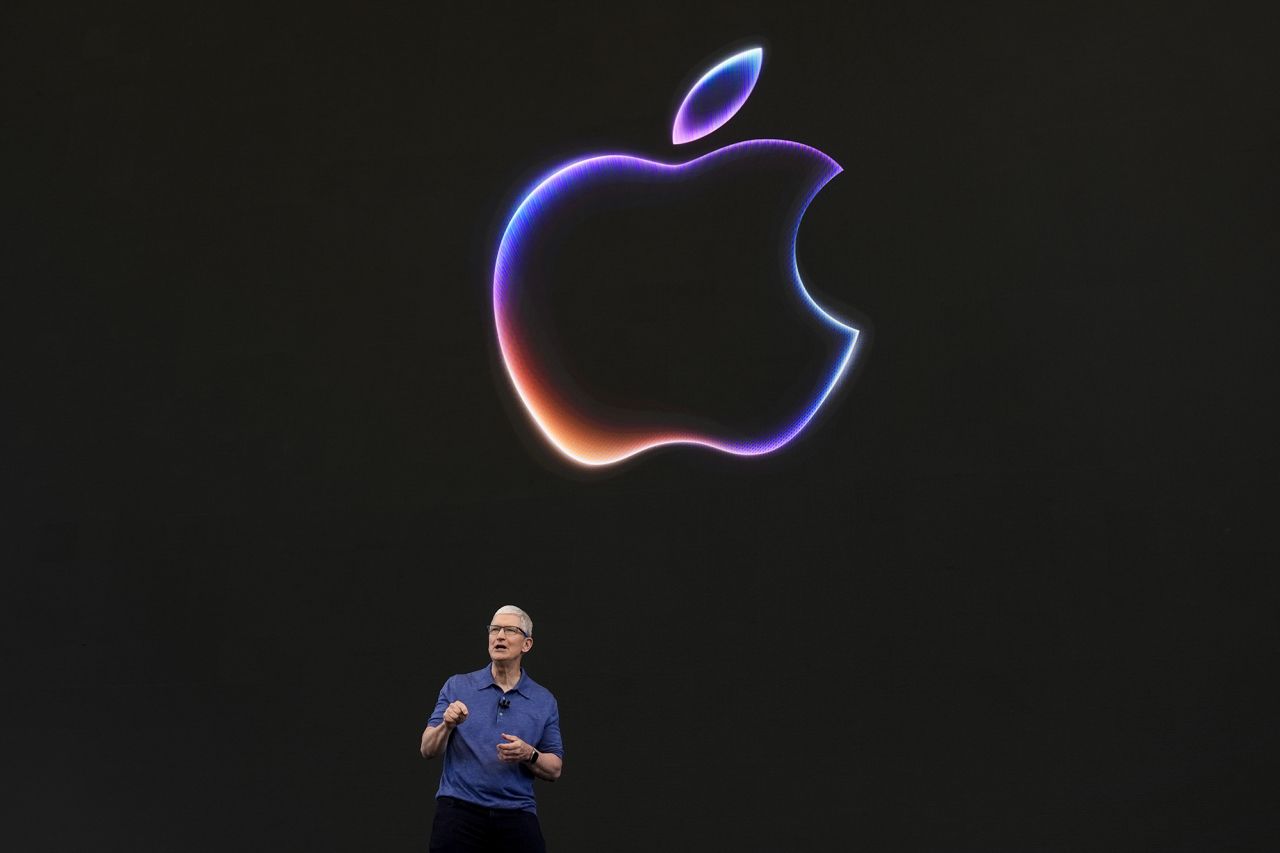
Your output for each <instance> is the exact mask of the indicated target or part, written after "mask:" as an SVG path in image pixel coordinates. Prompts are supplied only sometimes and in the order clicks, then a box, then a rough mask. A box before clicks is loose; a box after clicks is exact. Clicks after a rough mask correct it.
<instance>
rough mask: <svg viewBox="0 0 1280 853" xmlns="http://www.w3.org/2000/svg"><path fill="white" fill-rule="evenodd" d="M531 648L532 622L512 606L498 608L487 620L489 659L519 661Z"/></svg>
mask: <svg viewBox="0 0 1280 853" xmlns="http://www.w3.org/2000/svg"><path fill="white" fill-rule="evenodd" d="M531 648H533V620H532V619H530V618H529V614H528V613H525V612H524V611H523V610H521V609H520V608H519V607H516V606H515V605H514V604H508V605H506V606H505V607H499V608H498V611H497V612H496V613H494V614H493V618H492V619H490V620H489V657H490V659H492V660H493V661H495V662H497V661H510V660H514V661H517V662H518V661H519V660H520V658H521V657H523V656H524V654H525V652H527V651H529V649H531Z"/></svg>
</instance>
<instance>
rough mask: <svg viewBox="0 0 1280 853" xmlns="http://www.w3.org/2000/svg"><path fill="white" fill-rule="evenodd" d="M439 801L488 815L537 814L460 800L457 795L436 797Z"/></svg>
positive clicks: (526, 810) (525, 810)
mask: <svg viewBox="0 0 1280 853" xmlns="http://www.w3.org/2000/svg"><path fill="white" fill-rule="evenodd" d="M436 802H437V803H444V804H445V805H446V806H452V807H454V808H458V809H462V810H463V811H468V812H475V813H476V814H482V815H486V816H487V817H501V816H505V815H520V814H535V812H533V811H531V810H529V809H497V808H492V807H490V806H482V805H480V804H479V803H471V802H467V801H466V800H459V799H458V798H457V797H436Z"/></svg>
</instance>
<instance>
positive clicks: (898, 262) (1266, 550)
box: [0, 2, 1280, 853]
mask: <svg viewBox="0 0 1280 853" xmlns="http://www.w3.org/2000/svg"><path fill="white" fill-rule="evenodd" d="M471 7H474V8H471ZM3 17H4V22H3V26H2V27H0V30H2V31H3V35H0V41H2V43H3V50H2V51H0V55H2V56H3V61H4V64H5V70H4V74H3V83H2V85H3V87H4V93H5V99H6V102H7V106H6V108H5V123H6V124H7V126H8V129H7V130H6V131H5V132H4V134H3V136H2V137H0V150H3V154H4V157H3V162H4V169H5V174H6V179H5V189H4V202H3V207H4V210H5V219H4V232H5V246H6V248H5V249H4V252H3V257H2V258H0V264H3V284H4V286H3V296H2V298H3V300H4V309H3V315H4V319H5V325H6V326H7V327H8V328H9V329H10V331H9V333H8V334H7V335H6V336H5V338H6V347H5V348H6V350H7V352H8V355H7V357H6V359H5V365H4V374H5V376H6V381H5V385H6V391H5V395H4V397H5V400H6V401H7V406H6V416H5V418H4V421H5V423H4V428H3V435H4V448H5V450H4V458H3V461H4V475H3V481H4V484H5V492H6V493H7V505H8V506H7V509H6V510H5V513H4V516H3V525H4V530H3V541H4V552H5V556H4V564H5V565H4V594H3V598H4V600H5V603H6V607H5V610H6V611H8V615H7V618H6V619H5V620H4V624H3V628H2V630H3V632H4V641H3V648H4V694H5V695H4V706H5V712H6V717H7V718H8V721H7V722H6V724H5V726H4V728H3V739H4V760H3V763H4V765H5V772H4V774H3V775H4V777H5V783H4V785H5V789H4V791H3V798H2V799H3V801H4V808H5V810H6V811H9V812H11V813H12V814H11V816H10V817H8V818H6V820H5V822H4V825H5V829H4V832H5V833H6V834H7V835H11V836H12V837H14V838H15V839H19V840H20V841H21V844H20V847H11V849H23V850H51V851H52V850H56V851H65V850H112V851H114V850H121V851H124V850H128V851H137V850H157V851H168V850H174V851H225V850H305V851H320V850H335V851H350V850H424V849H425V845H426V836H427V833H428V830H429V827H430V822H431V817H432V814H433V799H432V796H433V794H434V792H435V786H436V783H437V778H438V774H439V764H438V763H428V762H424V761H422V760H421V758H419V757H418V755H417V748H418V737H419V734H420V732H421V729H422V726H423V724H424V721H425V718H426V715H427V714H428V712H429V711H430V709H431V708H432V705H433V703H434V701H435V697H436V693H437V691H438V690H439V687H440V685H441V683H442V682H443V680H444V679H445V678H446V677H447V676H448V675H450V674H451V673H454V672H458V671H464V670H469V669H474V668H477V667H479V666H481V665H482V664H483V663H484V662H485V660H486V656H485V646H484V636H483V634H482V632H481V630H480V629H481V626H482V625H483V624H484V622H485V620H486V619H487V618H488V616H489V615H490V613H492V611H493V609H494V608H495V607H497V606H498V605H501V604H506V603H516V604H519V605H521V606H523V607H525V608H527V609H528V610H529V611H530V612H531V613H532V615H533V617H534V619H535V621H536V623H537V626H538V630H537V645H536V647H535V649H534V651H533V652H532V654H531V655H530V657H529V658H528V659H527V661H526V663H527V665H528V668H529V670H530V671H531V673H533V675H534V676H535V677H536V678H538V679H539V680H540V681H542V682H543V683H544V684H546V685H548V686H549V687H550V688H551V689H552V690H553V691H555V692H556V694H557V695H558V697H559V700H560V703H561V708H562V713H563V728H564V736H565V743H566V748H567V759H566V763H565V767H566V769H565V774H564V777H563V778H562V779H561V780H560V782H559V783H557V784H555V785H543V786H541V787H540V789H539V790H540V793H539V802H540V809H541V815H542V820H543V825H544V829H545V832H546V835H547V836H548V839H549V841H550V843H551V846H552V848H553V849H554V850H556V851H560V853H568V852H569V851H652V850H655V849H666V850H689V851H703V850H760V851H783V850H797V851H806V850H815V849H818V848H819V847H820V846H823V845H826V844H830V843H834V844H835V845H836V847H837V848H838V849H856V850H902V851H939V850H955V851H959V850H965V851H983V852H984V853H987V852H988V851H997V850H999V851H1018V853H1023V851H1078V850H1108V851H1134V850H1161V851H1207V850H1212V851H1226V850H1262V849H1267V848H1268V846H1269V845H1270V843H1272V842H1273V841H1274V838H1275V836H1276V832H1277V829H1280V827H1278V826H1277V823H1278V822H1277V818H1276V811H1275V802H1276V800H1275V789H1274V784H1273V783H1271V782H1269V781H1268V782H1266V783H1263V784H1258V783H1257V782H1256V781H1255V779H1256V778H1257V777H1260V776H1261V777H1264V778H1273V777H1274V772H1275V770H1276V769H1277V767H1276V754H1277V749H1276V746H1277V743H1276V740H1277V729H1276V726H1275V724H1274V722H1275V711H1276V707H1275V705H1274V704H1273V703H1271V702H1270V701H1268V700H1267V698H1266V697H1267V692H1268V681H1270V680H1271V675H1272V674H1273V673H1274V671H1275V669H1276V663H1277V661H1276V649H1277V634H1276V620H1275V614H1276V592H1277V580H1276V574H1275V572H1274V569H1275V564H1276V557H1277V553H1276V552H1277V541H1276V525H1275V522H1274V516H1275V511H1276V501H1275V489H1276V485H1277V482H1276V480H1277V474H1276V472H1277V465H1276V462H1277V459H1276V449H1275V447H1276V441H1275V436H1276V434H1277V432H1280V429H1278V427H1280V425H1278V424H1277V418H1276V395H1277V382H1276V377H1275V373H1274V366H1275V364H1276V361H1277V359H1276V355H1277V353H1276V349H1277V345H1276V335H1275V331H1274V324H1275V310H1276V308H1277V303H1278V300H1277V295H1276V284H1277V272H1280V263H1278V261H1280V240H1278V237H1280V230H1278V228H1277V226H1278V225H1280V216H1278V211H1277V201H1276V199H1277V189H1278V187H1277V177H1278V171H1277V168H1276V155H1277V146H1278V144H1280V122H1278V121H1277V111H1276V104H1277V97H1278V96H1280V87H1278V86H1277V79H1278V75H1277V70H1276V63H1275V49H1274V48H1275V45H1274V42H1275V35H1276V32H1277V30H1278V29H1280V26H1278V25H1280V20H1278V19H1277V15H1276V14H1275V13H1274V12H1270V11H1269V12H1266V13H1265V14H1262V13H1258V12H1255V11H1251V10H1247V9H1246V8H1244V7H1221V6H1218V5H1214V4H1189V3H1183V4H1168V3H1149V4H1126V3H1121V4H1116V3H1097V4H1081V3H1078V2H1070V3H1055V4H1048V5H1045V4H1035V5H1033V4H1008V5H990V4H965V3H959V4H957V3H942V2H939V3H891V4H869V3H847V4H841V5H833V6H831V7H829V8H799V7H792V6H789V5H786V4H781V3H778V4H751V3H720V4H714V5H704V4H692V3H690V4H677V5H675V6H673V7H671V8H662V9H660V8H657V7H654V6H651V5H648V4H645V5H639V6H635V7H632V8H627V7H607V8H606V7H604V6H599V7H591V6H573V7H570V6H541V5H538V4H518V5H513V6H511V7H509V8H499V7H498V6H497V5H496V4H480V3H477V4H449V5H441V6H436V5H433V4H427V3H413V4H408V3H406V4H400V6H399V7H398V8H391V7H387V6H383V5H380V4H375V5H370V4H350V5H349V6H347V7H345V8H332V7H328V6H325V7H323V8H322V7H320V6H318V5H316V4H303V3H299V4H295V5H289V6H286V5H279V4H267V3H262V4H257V5H251V6H247V7H244V8H236V9H232V8H230V7H227V6H225V5H224V4H216V3H213V4H151V5H142V4H130V3H115V4H110V5H106V4H98V3H86V4H82V5H79V6H74V5H73V6H57V7H55V6H51V5H48V4H32V5H29V6H27V7H25V8H13V7H7V8H6V11H5V12H4V15H3ZM751 39H757V40H759V41H760V42H761V43H763V44H764V45H765V46H766V57H765V65H764V71H763V74H762V76H761V79H760V84H759V85H758V86H757V88H756V90H755V93H754V94H753V96H752V98H751V100H749V101H748V102H747V105H746V106H745V107H744V109H743V111H742V112H741V113H740V114H739V115H738V116H737V117H736V118H735V119H734V120H733V121H732V122H730V123H729V124H728V125H726V126H725V127H724V128H722V129H721V130H720V131H719V132H717V134H715V135H714V136H713V137H712V138H711V139H710V140H708V144H706V145H702V146H701V147H698V145H695V146H694V148H697V150H698V151H699V152H702V151H706V150H709V148H710V147H713V146H714V145H723V144H726V143H728V142H732V141H736V140H739V139H746V138H751V137H757V136H773V137H781V138H788V139H795V140H799V141H802V142H805V143H808V144H810V145H814V146H816V147H818V148H820V149H822V150H823V151H825V152H827V153H829V154H830V155H831V156H832V157H834V158H835V159H836V160H838V161H839V162H840V163H841V164H842V165H843V166H844V167H845V172H844V174H842V175H840V176H839V177H838V178H837V179H836V180H835V181H834V182H833V183H832V184H831V185H830V186H829V187H827V188H826V189H825V190H824V191H823V192H822V194H821V195H820V196H819V197H818V199H817V200H816V201H815V202H814V205H813V207H812V208H811V209H810V211H809V214H808V217H807V218H806V220H805V223H804V226H803V228H802V230H801V234H800V241H799V255H800V262H801V265H802V268H803V269H804V272H805V276H806V280H807V281H809V282H810V283H811V285H812V288H813V290H814V293H815V295H816V296H818V297H820V298H821V299H825V300H827V301H828V303H829V304H831V305H836V306H843V307H846V308H848V309H849V310H851V311H856V312H859V314H860V315H861V316H865V317H866V318H867V319H868V320H869V321H870V323H871V329H872V332H873V339H872V342H871V345H870V346H869V348H868V349H867V350H866V351H865V353H864V360H863V365H862V370H861V372H860V373H859V374H858V375H857V376H856V377H855V379H854V381H853V382H851V383H848V384H846V386H845V387H844V388H843V390H842V391H841V393H840V394H839V395H838V396H837V398H836V399H835V400H834V401H833V402H832V405H831V407H830V410H829V413H828V414H827V415H826V416H825V417H824V418H822V419H821V421H820V422H819V423H817V424H816V425H815V426H814V428H813V429H812V430H810V431H809V432H808V433H806V434H805V435H804V436H802V438H801V439H800V440H799V441H797V442H796V443H795V444H794V445H792V446H791V447H789V448H788V449H786V450H784V451H782V452H779V453H777V454H776V455H773V456H770V457H766V458H761V459H756V460H744V459H738V458H731V457H725V456H720V455H716V454H713V453H710V452H707V451H700V450H694V449H678V448H677V449H667V450H663V451H659V452H654V453H651V454H648V455H646V456H645V457H642V458H641V459H640V460H638V461H637V462H635V463H633V464H628V465H624V466H620V467H619V468H617V469H614V470H611V471H610V472H608V473H606V474H603V475H595V476H587V475H584V474H582V473H580V472H576V471H575V470H574V469H571V468H568V467H566V466H564V465H563V464H562V463H561V462H560V461H559V460H558V459H557V458H556V457H555V456H553V455H551V454H549V453H547V452H546V451H545V449H544V447H543V445H542V443H541V441H540V439H539V438H538V437H537V436H536V434H535V433H534V432H533V431H532V430H531V429H530V427H529V424H528V422H527V421H526V420H525V418H524V416H523V414H522V412H521V410H520V409H519V408H518V405H517V404H515V403H514V402H513V395H512V393H511V390H510V388H509V386H508V384H507V381H506V377H505V374H504V373H503V369H502V365H501V362H500V359H499V357H498V355H497V349H496V343H495V336H494V332H493V321H492V306H491V303H490V286H491V274H492V262H493V255H494V249H495V246H496V240H497V237H498V235H499V234H500V231H501V228H502V226H503V224H504V222H505V220H506V217H507V215H508V214H509V212H510V211H511V208H512V205H513V204H514V203H515V202H516V201H518V199H519V197H520V193H521V191H522V190H523V189H525V188H526V187H527V186H528V185H529V182H530V181H531V180H532V179H534V178H536V177H537V176H538V175H540V174H542V173H544V172H545V171H546V170H547V169H548V168H550V167H552V166H553V165H555V164H556V163H557V162H561V161H564V160H566V159H568V158H571V157H576V156H579V155H582V154H589V153H600V152H605V151H624V152H630V153H636V154H640V155H646V156H650V157H653V158H655V159H660V160H673V159H678V158H679V157H680V156H683V154H682V152H676V151H674V150H673V149H672V147H671V145H670V142H669V135H668V134H669V130H670V122H671V117H672V112H673V107H674V105H675V104H676V103H677V102H678V99H679V96H680V95H681V86H682V85H684V84H687V83H688V82H689V75H690V74H691V73H693V72H694V71H695V69H696V68H697V67H698V66H699V65H700V64H701V63H703V62H705V61H706V60H708V59H710V58H714V57H716V56H717V55H719V54H720V52H721V51H722V50H723V49H725V48H727V47H732V46H736V45H739V44H742V43H743V42H744V40H751ZM713 231H714V229H711V231H709V232H708V233H712V232H713ZM607 264H608V259H607V258H603V257H602V258H599V259H598V265H599V266H600V267H601V268H602V269H604V268H607ZM585 266H586V267H590V266H591V263H590V262H588V263H586V265H585ZM619 310H621V308H620V309H619ZM708 334H709V335H713V336H714V335H716V334H726V333H725V332H724V330H723V329H717V330H711V331H708ZM762 345H763V344H762ZM6 846H10V845H6Z"/></svg>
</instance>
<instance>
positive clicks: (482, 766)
mask: <svg viewBox="0 0 1280 853" xmlns="http://www.w3.org/2000/svg"><path fill="white" fill-rule="evenodd" d="M532 648H533V620H532V619H530V618H529V614H527V613H525V612H524V611H523V610H521V609H520V608H519V607H515V606H514V605H507V606H505V607H500V608H499V609H498V612H496V613H494V614H493V621H492V622H491V623H490V624H489V660H490V664H489V666H486V667H485V668H483V669H480V670H477V671H475V672H470V673H465V674H463V675H455V676H453V677H452V678H450V679H449V680H448V681H446V682H445V683H444V687H443V688H442V689H441V691H440V698H439V700H438V701H437V702H436V709H435V711H434V712H433V713H432V714H431V719H430V721H429V722H428V723H427V728H426V731H424V732H423V733H422V757H423V758H435V757H436V756H437V755H439V754H440V753H441V752H443V753H444V770H443V771H442V772H441V774H440V790H439V791H437V792H436V819H435V824H434V825H433V826H432V828H431V851H432V853H464V852H465V853H472V851H476V853H478V852H479V851H489V850H492V851H499V850H500V851H503V853H526V851H527V853H544V851H545V850H546V845H545V844H544V842H543V839H542V828H541V827H540V826H539V824H538V813H537V810H536V808H535V807H534V800H533V780H534V778H535V777H536V778H538V779H545V780H547V781H548V782H554V781H555V780H556V779H559V778H560V770H561V768H562V767H563V761H564V748H563V747H562V746H561V744H560V710H559V708H558V706H557V705H556V699H555V697H554V696H552V695H551V692H550V691H549V690H547V689H546V688H545V687H543V686H542V685H540V684H538V683H536V682H535V681H534V680H533V679H532V678H530V677H529V674H528V673H527V672H525V671H524V670H523V668H522V667H521V660H522V659H523V658H524V656H525V655H526V654H527V653H528V651H529V650H530V649H532Z"/></svg>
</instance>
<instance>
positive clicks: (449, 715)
mask: <svg viewBox="0 0 1280 853" xmlns="http://www.w3.org/2000/svg"><path fill="white" fill-rule="evenodd" d="M467 714H468V711H467V706H466V705H464V704H462V703H461V702H459V701H457V700H456V699H455V700H454V701H452V702H450V703H449V707H448V708H445V709H444V724H445V725H446V726H448V727H449V728H451V729H452V728H456V727H458V726H460V725H462V724H463V723H465V722H466V721H467ZM467 731H470V729H467Z"/></svg>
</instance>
